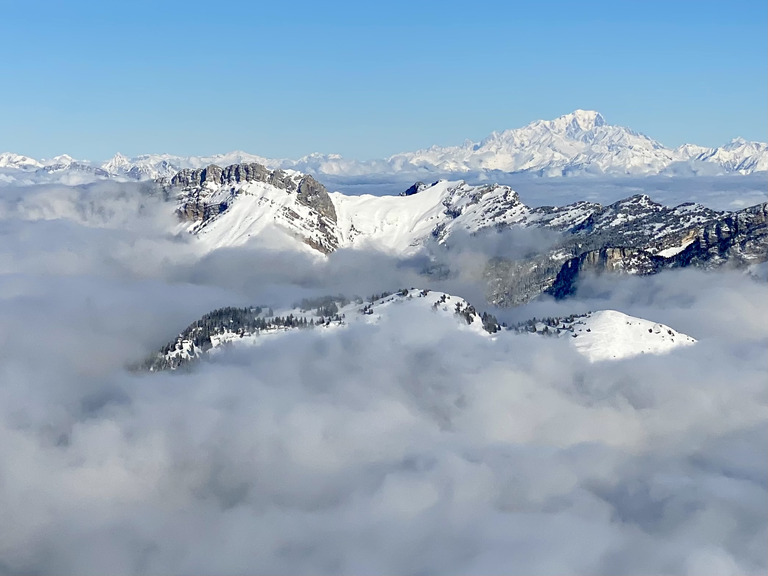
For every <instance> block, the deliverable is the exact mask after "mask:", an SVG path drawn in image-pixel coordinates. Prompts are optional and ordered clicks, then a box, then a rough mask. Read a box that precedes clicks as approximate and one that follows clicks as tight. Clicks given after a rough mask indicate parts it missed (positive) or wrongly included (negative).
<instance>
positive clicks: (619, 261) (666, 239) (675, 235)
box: [546, 203, 768, 298]
mask: <svg viewBox="0 0 768 576" xmlns="http://www.w3.org/2000/svg"><path fill="white" fill-rule="evenodd" d="M690 206H692V205H689V206H688V207H686V208H689V207H690ZM678 208H680V207H678ZM675 210H676V209H675ZM658 212H664V211H663V210H660V211H658ZM689 212H690V211H689ZM696 212H698V214H699V216H697V217H695V218H693V219H689V220H688V221H679V220H678V224H677V225H675V222H674V221H670V214H671V213H670V212H668V211H667V213H666V214H665V216H666V218H662V219H660V221H661V222H663V224H662V225H661V226H659V228H660V229H661V230H664V229H665V227H666V228H667V229H668V230H667V231H666V232H665V233H664V235H663V236H662V237H661V238H660V239H658V240H655V241H653V240H651V241H649V238H648V236H643V235H642V234H640V233H639V232H640V231H639V230H638V229H634V230H621V229H620V230H619V232H621V233H620V234H616V235H613V236H610V235H609V236H608V237H607V238H603V239H602V240H603V241H606V242H611V243H612V244H615V245H613V246H605V247H602V248H599V249H596V250H589V251H586V252H583V253H581V254H579V255H578V256H575V257H574V258H571V259H569V260H568V261H567V262H565V263H564V264H563V265H562V267H561V268H560V270H559V271H558V273H557V276H556V277H555V280H554V282H553V283H552V286H551V287H549V288H548V289H547V290H546V291H547V292H549V293H550V294H552V295H553V296H555V297H556V298H564V297H566V296H569V295H571V294H573V292H574V291H575V287H576V281H577V279H578V277H579V274H580V273H582V272H595V273H604V272H624V273H630V274H654V273H656V272H659V271H660V270H662V269H665V268H682V267H686V266H697V267H702V268H714V267H717V266H725V265H727V266H733V267H746V266H748V265H750V264H754V263H757V262H764V261H766V260H768V204H766V203H763V204H758V205H756V206H752V207H749V208H746V209H744V210H740V211H738V212H732V213H728V212H725V213H719V212H714V211H712V210H707V209H703V210H696ZM702 215H703V216H704V217H702ZM644 220H648V219H647V217H645V218H644ZM647 223H648V222H647V221H646V224H647ZM657 226H658V223H657ZM598 238H599V236H598ZM621 244H623V246H622V245H621Z"/></svg>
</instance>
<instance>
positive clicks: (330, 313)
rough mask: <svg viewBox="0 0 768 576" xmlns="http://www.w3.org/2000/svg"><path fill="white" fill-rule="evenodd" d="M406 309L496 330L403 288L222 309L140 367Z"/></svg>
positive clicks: (483, 331) (478, 330) (453, 305)
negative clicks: (290, 303)
mask: <svg viewBox="0 0 768 576" xmlns="http://www.w3.org/2000/svg"><path fill="white" fill-rule="evenodd" d="M404 310H405V311H406V312H407V313H406V314H400V315H399V316H397V317H398V318H404V317H409V316H410V315H411V314H413V313H416V314H418V313H424V312H425V311H427V310H429V311H431V312H433V313H434V314H438V315H440V316H442V317H446V318H454V319H455V321H456V322H455V327H456V329H457V330H466V331H469V332H472V333H474V334H477V335H481V336H490V335H491V334H493V333H496V332H497V331H498V330H499V329H500V327H499V326H498V324H497V322H496V320H495V318H493V317H492V316H489V315H487V314H482V315H481V314H479V313H478V312H477V311H476V310H475V308H474V306H472V305H471V304H469V303H468V302H467V301H466V300H464V299H463V298H460V297H458V296H451V295H450V294H446V293H444V292H438V291H431V290H421V289H416V288H411V289H403V290H400V291H399V292H396V293H393V294H390V293H386V292H385V293H383V294H379V295H373V296H371V297H370V298H368V299H367V300H363V299H362V298H354V299H353V300H348V299H346V298H344V297H324V298H320V299H317V301H315V302H305V303H304V305H303V306H301V305H297V306H294V307H292V308H288V309H276V310H274V311H273V310H272V308H267V307H261V306H258V307H253V308H222V309H220V310H214V311H213V312H211V313H209V314H206V315H205V316H203V317H202V318H201V319H200V320H198V321H196V322H194V323H193V324H191V325H190V326H189V327H187V328H186V329H185V330H184V331H183V332H182V333H181V334H179V335H178V337H177V338H176V339H175V340H173V341H171V342H170V343H169V344H167V345H166V346H165V347H163V349H162V350H161V351H159V352H158V353H157V354H156V355H154V356H153V357H151V358H149V359H148V360H147V361H146V362H145V363H144V365H143V367H144V368H145V369H148V370H150V371H157V370H168V369H170V370H175V369H177V368H179V367H181V366H183V365H185V364H187V363H189V362H191V361H194V360H197V359H199V358H201V357H203V356H205V355H206V354H215V353H216V352H217V351H219V350H220V349H221V348H222V347H227V346H233V345H237V346H256V345H260V344H262V343H263V342H264V341H265V340H264V339H265V338H267V339H273V338H275V337H279V336H284V335H286V334H288V333H291V332H294V331H297V330H307V329H315V330H319V331H321V332H323V333H325V332H327V331H329V330H336V329H342V328H345V327H347V326H349V325H350V324H377V323H379V322H381V321H382V320H383V319H385V318H390V317H391V316H392V314H393V313H396V312H403V311H404Z"/></svg>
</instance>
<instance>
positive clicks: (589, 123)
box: [550, 110, 606, 132]
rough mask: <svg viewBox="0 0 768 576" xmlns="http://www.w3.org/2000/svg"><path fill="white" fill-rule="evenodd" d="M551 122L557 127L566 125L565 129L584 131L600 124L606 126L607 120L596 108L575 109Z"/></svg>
mask: <svg viewBox="0 0 768 576" xmlns="http://www.w3.org/2000/svg"><path fill="white" fill-rule="evenodd" d="M550 123H551V124H552V126H553V127H556V128H560V127H561V126H564V127H565V129H567V128H571V129H580V130H583V131H584V132H589V131H590V130H594V129H595V128H597V127H599V126H604V125H605V124H606V121H605V118H603V115H602V114H600V112H596V111H595V110H574V111H573V112H571V113H570V114H564V115H563V116H560V117H559V118H556V119H555V120H551V121H550Z"/></svg>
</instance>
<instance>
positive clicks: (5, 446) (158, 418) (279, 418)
mask: <svg viewBox="0 0 768 576" xmlns="http://www.w3.org/2000/svg"><path fill="white" fill-rule="evenodd" d="M749 197H750V196H749V195H748V194H747V195H746V199H747V200H748V199H749ZM617 199H618V198H617ZM523 200H524V201H525V198H523ZM738 200H739V199H738V198H736V197H734V198H731V200H730V201H738ZM745 201H746V200H745ZM550 203H553V204H557V203H559V202H558V201H556V200H553V201H552V202H550ZM172 212H173V206H171V205H170V204H168V203H165V202H163V199H162V198H161V197H160V196H159V195H158V194H156V193H154V192H153V191H152V189H151V188H148V187H146V186H144V185H141V184H116V183H109V182H107V183H97V184H89V185H84V186H75V187H68V186H59V185H51V186H28V187H23V188H14V187H11V186H7V187H3V188H0V239H1V240H2V241H1V242H0V511H2V518H3V521H2V522H1V523H0V574H22V573H24V574H29V573H35V574H43V573H45V574H84V575H87V574H105V573H108V574H147V573H149V574H157V573H173V574H182V573H196V574H242V573H272V574H317V573H355V574H392V573H407V574H424V573H450V574H458V573H461V574H469V573H471V574H534V573H536V574H543V573H548V574H639V573H647V574H652V573H665V574H692V575H694V574H695V575H698V574H713V575H714V574H717V575H720V574H722V575H743V574H762V573H765V571H766V568H768V544H766V543H767V542H768V464H766V462H768V459H766V454H768V286H767V285H766V283H765V282H763V281H759V280H756V279H755V278H753V277H750V276H749V275H746V274H744V273H742V272H736V271H730V272H729V271H721V272H702V271H695V270H680V271H674V272H669V273H664V274H660V275H657V276H653V277H646V278H637V277H598V278H586V279H585V280H584V281H583V282H582V284H581V286H580V288H579V291H578V293H577V295H576V297H575V298H574V299H572V300H567V301H560V302H555V301H552V300H547V299H545V300H541V301H538V302H535V303H531V304H529V305H526V306H524V307H521V308H516V309H513V310H508V311H495V313H497V315H498V316H499V317H500V319H503V320H508V321H516V320H524V319H526V318H529V317H531V316H537V317H541V316H547V315H554V314H568V313H572V312H582V311H586V310H597V309H601V308H613V309H617V310H621V311H623V312H626V313H629V314H634V315H638V316H642V317H645V318H648V319H651V320H654V321H658V322H663V323H665V324H668V325H670V326H672V327H673V328H675V329H676V330H679V331H681V332H684V333H686V334H689V335H691V336H693V337H695V338H696V339H697V340H698V341H699V342H698V344H697V345H696V346H693V347H690V348H685V349H680V350H677V351H675V352H673V353H671V354H669V355H666V356H640V357H636V358H633V359H628V360H624V361H619V362H612V363H594V364H592V363H589V362H588V361H587V360H586V359H585V358H584V357H582V356H580V355H579V354H578V353H577V352H576V351H575V350H574V349H573V348H572V347H571V346H569V343H568V342H567V340H566V339H548V338H542V337H533V336H524V335H520V336H514V335H511V334H505V335H503V337H499V338H497V339H495V340H494V339H491V338H484V337H479V336H478V335H476V334H473V333H471V332H468V331H461V330H456V329H455V326H456V324H455V322H454V319H453V318H450V317H442V316H439V315H435V314H431V313H430V312H429V311H428V310H426V311H424V312H423V313H418V312H415V313H411V312H409V313H408V314H407V315H406V314H405V313H403V312H398V310H397V309H394V310H393V313H392V314H390V315H387V316H385V317H384V318H383V319H382V321H381V322H380V323H378V324H372V325H350V326H349V327H348V328H347V329H344V330H335V331H321V330H315V331H306V332H305V331H300V332H295V333H290V334H285V335H283V336H282V337H279V338H274V339H264V341H263V342H262V343H261V344H260V345H258V346H251V347H234V348H232V349H230V350H225V351H223V352H222V353H220V354H216V355H214V356H212V357H211V359H210V360H209V361H205V362H201V363H199V364H197V365H196V366H194V367H193V369H192V370H190V371H184V372H178V373H160V374H147V373H137V372H132V371H131V370H129V369H127V368H126V366H128V365H130V364H132V363H135V362H136V361H137V360H140V359H142V358H144V357H146V355H148V354H150V353H152V352H153V351H154V350H156V349H157V348H158V347H159V346H161V345H162V344H164V343H165V342H167V341H168V340H170V339H172V338H173V337H174V335H175V334H176V333H178V332H179V331H180V330H181V329H183V328H184V327H185V326H186V325H188V324H189V323H190V322H192V321H193V320H195V319H196V318H198V317H199V316H200V315H202V314H204V313H205V312H208V311H210V310H211V309H213V308H216V307H219V306H227V305H243V306H244V305H250V304H254V305H257V304H265V305H273V306H276V307H277V306H283V305H290V304H292V303H293V302H296V301H298V300H299V299H300V298H302V297H305V296H310V295H319V294H327V293H339V292H342V293H345V294H347V295H353V294H360V295H362V296H367V295H369V294H371V293H374V292H381V291H382V290H393V289H397V288H401V287H404V286H423V285H424V282H428V281H429V282H434V285H431V286H426V287H431V288H435V289H444V290H447V291H451V292H453V293H456V294H457V295H460V296H465V297H468V298H469V299H470V300H471V301H472V302H473V303H475V304H476V305H477V307H478V308H482V307H483V306H482V302H481V300H478V298H480V299H481V298H482V294H483V287H482V285H481V280H482V279H481V276H482V274H481V272H482V257H483V255H486V256H488V255H497V256H498V255H503V256H507V257H510V256H515V255H516V254H518V253H519V254H524V253H525V252H526V251H527V250H528V249H529V248H530V247H531V245H532V243H535V242H547V241H548V239H547V238H540V237H534V236H526V235H524V234H517V233H510V234H509V235H507V236H504V235H502V236H500V237H492V238H480V239H476V240H469V239H464V240H463V241H462V244H461V245H462V248H461V249H458V250H457V253H458V255H459V257H457V258H455V259H449V260H447V266H449V267H450V268H451V270H449V273H448V274H445V275H443V276H440V279H434V278H433V279H432V280H428V279H426V278H425V276H424V275H423V274H422V272H423V270H424V269H425V266H426V264H425V259H424V258H418V257H417V258H411V259H408V260H398V259H395V258H392V257H390V256H387V255H385V254H378V253H369V252H360V251H342V252H340V253H338V254H334V255H332V256H331V257H330V258H329V259H328V260H325V261H319V260H318V259H316V258H311V257H307V256H304V255H301V254H293V253H292V254H287V253H279V252H271V251H268V250H263V249H261V248H260V246H259V245H258V244H251V245H247V246H244V247H241V248H238V249H227V250H220V251H217V252H215V253H212V254H207V255H201V254H199V253H198V252H197V251H196V248H195V246H194V243H193V242H192V241H191V240H192V239H191V238H189V237H187V236H185V235H177V234H176V233H175V232H176V228H175V223H174V219H173V214H172ZM478 263H479V264H478Z"/></svg>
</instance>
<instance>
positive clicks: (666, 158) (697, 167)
mask: <svg viewBox="0 0 768 576" xmlns="http://www.w3.org/2000/svg"><path fill="white" fill-rule="evenodd" d="M57 158H58V159H59V160H58V161H57V159H53V160H49V161H38V160H35V159H33V158H29V157H26V156H21V155H18V154H11V153H5V154H0V177H2V178H1V179H2V180H4V181H15V182H21V183H25V182H29V181H40V180H42V181H46V180H50V179H51V176H50V174H51V172H57V173H59V174H61V173H62V171H63V170H64V171H65V170H66V167H67V166H69V165H70V164H71V165H72V168H71V170H75V171H78V172H79V173H80V174H81V175H82V174H83V173H90V174H91V175H92V177H93V178H124V179H155V178H162V177H171V176H173V175H174V174H176V173H177V172H178V171H180V170H182V169H198V168H204V167H206V166H208V165H210V164H217V165H219V166H225V165H229V164H241V163H252V162H256V163H259V164H262V165H264V166H267V167H269V168H272V169H274V168H282V169H284V170H289V169H290V170H297V171H300V172H305V173H311V174H314V175H316V176H322V175H329V176H331V175H332V176H335V177H345V176H346V177H351V176H361V175H366V176H370V175H390V176H391V175H395V174H408V175H418V174H440V175H450V174H478V173H487V172H494V173H495V172H502V173H528V174H535V175H540V176H574V175H595V174H608V175H654V174H669V175H686V176H690V175H716V174H728V173H735V174H751V173H754V172H761V171H766V170H768V144H765V143H762V142H747V141H745V140H742V139H740V138H737V139H735V140H733V141H731V142H730V143H728V144H726V145H724V146H721V147H718V148H707V147H703V146H698V145H695V144H686V145H683V146H680V147H678V148H675V149H671V148H666V147H665V146H663V145H662V144H660V143H659V142H657V141H655V140H653V139H652V138H649V137H648V136H646V135H644V134H640V133H639V132H635V131H634V130H631V129H629V128H625V127H622V126H615V125H612V124H608V123H607V122H606V120H605V119H604V118H603V116H602V115H601V114H599V113H598V112H595V111H589V110H576V111H574V112H572V113H570V114H565V115H563V116H560V117H559V118H556V119H554V120H537V121H535V122H533V123H531V124H529V125H527V126H524V127H522V128H516V129H512V130H504V131H502V132H494V133H492V134H491V135H489V136H488V137H487V138H485V139H483V140H481V141H479V142H473V141H469V140H468V141H466V142H465V143H463V144H461V145H458V146H432V147H431V148H427V149H423V150H417V151H415V152H403V153H399V154H395V155H393V156H390V157H389V158H386V159H379V160H367V161H360V160H354V159H346V158H343V157H342V156H340V155H338V154H319V153H315V154H309V155H307V156H304V157H302V158H299V159H269V158H265V157H262V156H257V155H254V154H249V153H247V152H241V151H235V152H229V153H226V154H216V155H213V156H175V155H171V154H143V155H140V156H136V157H134V158H128V157H126V156H123V155H122V154H119V153H118V154H116V155H115V156H114V157H112V158H111V159H109V160H108V161H106V162H103V163H101V164H94V163H90V162H85V161H73V160H72V159H69V160H70V161H68V162H62V161H61V159H62V158H64V157H57ZM53 165H55V166H57V169H56V170H50V169H47V167H48V166H53Z"/></svg>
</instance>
